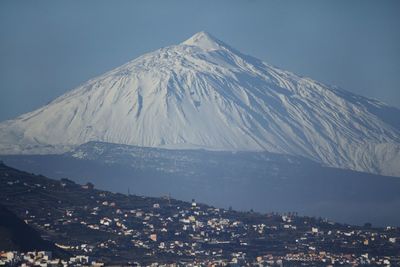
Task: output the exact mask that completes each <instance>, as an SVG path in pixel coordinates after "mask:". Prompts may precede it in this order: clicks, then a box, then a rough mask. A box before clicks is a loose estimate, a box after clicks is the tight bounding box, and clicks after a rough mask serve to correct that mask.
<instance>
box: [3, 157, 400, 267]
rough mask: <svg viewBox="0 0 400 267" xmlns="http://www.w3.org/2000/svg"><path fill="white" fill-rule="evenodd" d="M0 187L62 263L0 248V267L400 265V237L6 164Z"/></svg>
mask: <svg viewBox="0 0 400 267" xmlns="http://www.w3.org/2000/svg"><path fill="white" fill-rule="evenodd" d="M0 187H1V192H0V204H1V205H4V206H5V207H6V208H7V209H8V210H10V211H12V212H13V213H15V214H16V215H17V216H18V217H19V218H20V219H21V220H23V221H24V222H25V223H26V224H27V225H28V226H30V227H32V228H33V229H35V230H36V231H38V232H39V233H40V235H41V237H42V238H43V239H44V240H46V241H50V242H52V243H53V244H55V246H56V247H57V249H60V250H62V251H65V253H66V255H67V256H65V257H58V256H55V255H53V254H52V251H39V250H31V251H16V250H15V251H14V250H7V249H6V248H5V247H0V250H3V252H2V253H1V259H0V265H10V266H12V265H15V266H17V265H18V266H19V265H21V266H89V265H96V266H101V265H103V264H104V265H110V264H111V265H128V266H143V265H144V266H299V265H303V266H339V265H342V266H362V265H368V266H399V265H400V228H399V227H391V226H387V227H375V226H373V225H371V224H368V223H366V224H365V225H363V226H352V225H346V224H339V223H335V222H332V221H329V220H327V219H323V218H313V217H306V216H299V215H298V214H297V213H296V212H288V213H285V214H278V213H268V214H260V213H257V212H253V211H248V212H239V211H235V210H232V209H221V208H216V207H212V206H207V205H204V204H200V203H197V202H196V201H195V200H193V201H192V202H184V201H179V200H176V199H172V198H170V197H162V198H152V197H142V196H136V195H125V194H120V193H112V192H107V191H102V190H98V189H96V188H95V185H93V184H91V183H88V184H84V185H80V184H76V183H75V182H73V181H71V180H69V179H61V180H53V179H49V178H46V177H44V176H40V175H34V174H29V173H26V172H22V171H19V170H16V169H13V168H10V167H8V166H6V165H4V164H0Z"/></svg>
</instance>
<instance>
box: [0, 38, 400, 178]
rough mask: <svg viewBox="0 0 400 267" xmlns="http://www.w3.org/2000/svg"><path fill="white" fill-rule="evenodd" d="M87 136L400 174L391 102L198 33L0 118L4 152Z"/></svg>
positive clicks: (399, 116) (71, 144) (398, 118)
mask: <svg viewBox="0 0 400 267" xmlns="http://www.w3.org/2000/svg"><path fill="white" fill-rule="evenodd" d="M90 141H100V142H106V143H115V144H120V145H133V146H137V147H154V148H167V149H199V148H200V149H205V150H217V151H253V152H254V151H264V152H270V153H275V154H282V155H292V156H299V157H302V158H307V159H310V160H312V161H315V162H317V163H320V164H322V165H324V166H331V167H337V168H343V169H352V170H357V171H363V172H370V173H376V174H383V175H391V176H400V110H399V109H396V108H393V107H390V106H387V105H386V104H384V103H381V102H379V101H377V100H371V99H367V98H364V97H361V96H357V95H354V94H351V93H349V92H346V91H344V90H341V89H337V88H334V87H331V86H327V85H324V84H321V83H319V82H317V81H314V80H312V79H310V78H305V77H300V76H298V75H295V74H293V73H290V72H288V71H284V70H281V69H279V68H276V67H273V66H271V65H269V64H267V63H265V62H262V61H261V60H258V59H256V58H253V57H250V56H247V55H244V54H242V53H240V52H239V51H237V50H235V49H233V48H231V47H230V46H229V45H227V44H225V43H223V42H222V41H219V40H217V39H216V38H214V37H213V36H211V35H210V34H208V33H205V32H199V33H197V34H195V35H194V36H192V37H191V38H190V39H188V40H186V41H184V42H183V43H181V44H178V45H173V46H170V47H166V48H162V49H159V50H157V51H154V52H151V53H148V54H145V55H143V56H141V57H139V58H137V59H135V60H133V61H130V62H128V63H127V64H125V65H123V66H121V67H118V68H116V69H114V70H111V71H109V72H107V73H105V74H103V75H101V76H99V77H96V78H94V79H91V80H89V81H88V82H86V83H84V84H82V85H81V86H79V87H77V88H76V89H74V90H72V91H70V92H67V93H66V94H64V95H62V96H60V97H59V98H57V99H55V100H54V101H53V102H51V103H49V104H48V105H46V106H44V107H42V108H39V109H38V110H35V111H33V112H30V113H27V114H24V115H21V116H20V117H18V118H16V119H14V120H9V121H5V122H2V123H1V124H0V154H3V155H4V154H54V153H64V152H68V151H71V150H73V149H76V148H77V147H78V146H79V145H82V144H85V143H87V142H90ZM74 151H76V150H74ZM77 153H78V152H75V156H76V155H78V154H77Z"/></svg>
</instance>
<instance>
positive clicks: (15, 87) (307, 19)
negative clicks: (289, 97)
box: [0, 0, 400, 121]
mask: <svg viewBox="0 0 400 267" xmlns="http://www.w3.org/2000/svg"><path fill="white" fill-rule="evenodd" d="M399 14H400V1H381V0H376V1H368V0H360V1H347V0H342V1H341V0H332V1H328V0H315V1H310V0H308V1H298V0H293V1H283V0H274V1H267V0H246V1H234V0H228V1H222V0H220V1H215V0H213V1H205V0H202V1H200V0H199V1H189V0H182V1H167V0H159V1H151V0H144V1H120V0H116V1H111V0H110V1H100V0H85V1H71V0H68V1H55V0H49V1H40V0H36V1H17V0H10V1H6V0H2V1H0V121H1V120H5V119H9V118H13V117H15V116H17V115H20V114H22V113H24V112H28V111H31V110H33V109H35V108H37V107H40V106H42V105H44V104H46V103H48V102H49V101H51V100H52V99H54V98H56V97H57V96H59V95H61V94H62V93H64V92H65V91H67V90H69V89H72V88H74V87H76V86H77V85H79V84H80V83H82V82H84V81H86V80H88V79H89V78H93V77H95V76H97V75H99V74H101V73H103V72H105V71H108V70H110V69H112V68H114V67H117V66H119V65H121V64H123V63H125V62H127V61H128V60H131V59H134V58H135V57H137V56H139V55H141V54H143V53H145V52H150V51H152V50H155V49H158V48H160V47H164V46H167V45H171V44H176V43H180V42H182V41H183V40H185V39H187V38H189V37H190V36H191V35H193V34H194V33H196V32H198V31H201V30H205V31H208V32H210V33H211V34H212V35H214V36H215V37H217V38H219V39H221V40H223V41H224V42H226V43H228V44H230V45H231V46H233V47H235V48H237V49H238V50H240V51H242V52H243V53H245V54H250V55H252V56H255V57H258V58H260V59H262V60H265V61H267V62H268V63H270V64H273V65H275V66H278V67H281V68H284V69H287V70H290V71H292V72H295V73H297V74H300V75H303V76H309V77H312V78H314V79H316V80H319V81H321V82H324V83H327V84H334V85H338V86H340V87H342V88H344V89H346V90H349V91H352V92H355V93H357V94H361V95H364V96H367V97H372V98H377V99H380V100H382V101H384V102H386V103H389V104H391V105H393V106H397V107H400V87H399V84H400V15H399Z"/></svg>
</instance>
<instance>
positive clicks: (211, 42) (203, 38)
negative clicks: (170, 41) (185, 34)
mask: <svg viewBox="0 0 400 267" xmlns="http://www.w3.org/2000/svg"><path fill="white" fill-rule="evenodd" d="M181 44H183V45H190V46H196V47H199V48H201V49H204V50H208V51H211V50H218V49H221V48H222V47H223V46H224V44H223V42H221V41H220V40H218V39H217V38H215V37H214V36H212V35H211V34H209V33H208V32H205V31H201V32H198V33H196V34H195V35H193V36H192V37H190V38H189V39H187V40H186V41H184V42H182V43H181Z"/></svg>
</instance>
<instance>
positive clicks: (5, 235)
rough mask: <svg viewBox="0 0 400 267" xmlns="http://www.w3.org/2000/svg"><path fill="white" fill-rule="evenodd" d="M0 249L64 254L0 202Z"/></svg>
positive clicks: (64, 253)
mask: <svg viewBox="0 0 400 267" xmlns="http://www.w3.org/2000/svg"><path fill="white" fill-rule="evenodd" d="M0 218H1V220H0V251H13V250H16V251H23V252H27V251H40V250H44V251H52V252H53V253H55V255H58V256H61V257H63V256H66V255H68V254H67V253H66V252H64V251H62V250H61V249H59V248H57V247H56V246H55V245H54V244H52V243H51V242H49V241H45V240H43V239H42V238H41V237H40V234H39V233H38V232H37V231H36V230H35V229H33V228H32V227H30V226H29V225H27V224H26V223H25V222H24V221H22V220H21V219H20V218H18V217H17V216H16V215H15V214H14V213H13V212H11V211H10V210H8V209H7V208H6V207H4V206H3V205H1V204H0Z"/></svg>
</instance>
